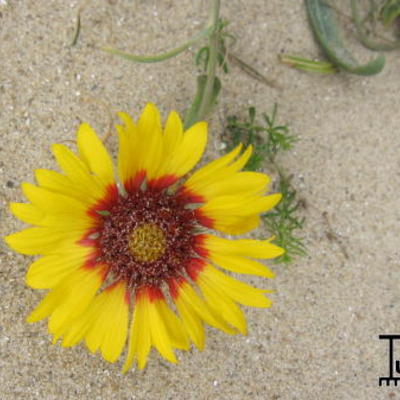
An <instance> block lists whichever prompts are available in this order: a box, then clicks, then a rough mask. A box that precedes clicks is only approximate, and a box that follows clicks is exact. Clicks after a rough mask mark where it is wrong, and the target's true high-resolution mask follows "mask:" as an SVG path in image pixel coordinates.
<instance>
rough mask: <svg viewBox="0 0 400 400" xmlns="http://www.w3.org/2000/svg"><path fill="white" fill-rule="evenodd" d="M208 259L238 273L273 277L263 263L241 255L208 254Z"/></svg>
mask: <svg viewBox="0 0 400 400" xmlns="http://www.w3.org/2000/svg"><path fill="white" fill-rule="evenodd" d="M209 259H210V260H211V261H212V262H213V263H215V264H217V265H219V266H220V267H222V268H224V269H226V270H228V271H232V272H236V273H239V274H251V275H257V276H263V277H265V278H274V277H275V274H274V273H273V272H272V271H271V270H270V269H268V268H267V267H266V266H265V265H263V264H261V263H260V262H258V261H254V260H250V259H248V258H245V257H242V256H237V255H234V254H223V255H221V254H214V255H212V256H210V257H209Z"/></svg>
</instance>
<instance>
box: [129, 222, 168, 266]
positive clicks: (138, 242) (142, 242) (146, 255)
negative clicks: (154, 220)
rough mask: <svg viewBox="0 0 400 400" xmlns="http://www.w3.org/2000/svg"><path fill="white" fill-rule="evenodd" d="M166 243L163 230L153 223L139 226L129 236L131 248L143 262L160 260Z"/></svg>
mask: <svg viewBox="0 0 400 400" xmlns="http://www.w3.org/2000/svg"><path fill="white" fill-rule="evenodd" d="M166 244H167V241H166V239H165V234H164V232H163V230H162V229H161V228H160V227H159V226H157V225H156V224H151V223H149V224H143V225H140V226H138V227H137V228H135V229H134V230H133V231H132V233H131V234H130V237H129V250H130V251H131V253H132V255H133V256H134V257H135V258H136V260H137V261H141V262H152V261H156V260H158V259H159V258H160V257H161V256H162V255H163V254H164V251H165V247H166Z"/></svg>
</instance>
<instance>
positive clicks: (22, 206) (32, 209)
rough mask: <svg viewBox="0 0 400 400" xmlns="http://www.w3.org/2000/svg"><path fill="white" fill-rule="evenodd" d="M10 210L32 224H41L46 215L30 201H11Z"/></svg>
mask: <svg viewBox="0 0 400 400" xmlns="http://www.w3.org/2000/svg"><path fill="white" fill-rule="evenodd" d="M10 211H11V212H12V213H13V214H14V215H15V216H16V217H17V218H18V219H20V220H21V221H23V222H26V223H27V224H32V225H39V224H40V221H41V220H42V219H43V216H44V212H43V211H41V210H39V209H38V208H37V207H36V206H34V205H33V204H28V203H10Z"/></svg>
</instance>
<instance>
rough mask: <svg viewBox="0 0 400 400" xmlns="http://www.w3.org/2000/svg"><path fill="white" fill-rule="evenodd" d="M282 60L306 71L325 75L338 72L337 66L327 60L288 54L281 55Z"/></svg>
mask: <svg viewBox="0 0 400 400" xmlns="http://www.w3.org/2000/svg"><path fill="white" fill-rule="evenodd" d="M280 60H281V62H282V63H284V64H287V65H289V66H291V67H293V68H296V69H299V70H302V71H306V72H313V73H318V74H324V75H327V74H334V73H335V72H337V69H336V67H335V66H334V65H333V64H332V63H330V62H326V61H313V60H309V59H307V58H301V57H295V56H290V55H288V54H283V55H281V57H280Z"/></svg>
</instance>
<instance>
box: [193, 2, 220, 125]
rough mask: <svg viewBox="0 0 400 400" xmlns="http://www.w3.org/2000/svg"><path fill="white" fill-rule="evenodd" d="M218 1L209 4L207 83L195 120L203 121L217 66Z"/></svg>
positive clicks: (210, 96)
mask: <svg viewBox="0 0 400 400" xmlns="http://www.w3.org/2000/svg"><path fill="white" fill-rule="evenodd" d="M219 9H220V0H213V1H212V2H211V4H210V14H209V25H211V26H212V31H211V33H210V36H209V48H210V54H209V59H208V65H207V81H206V85H205V87H204V94H203V98H202V100H201V103H200V107H199V111H198V114H197V120H202V119H204V117H205V115H206V112H207V109H208V106H209V103H210V101H211V98H212V94H213V89H214V80H215V73H216V69H217V64H218V44H219V43H218V33H217V30H218V21H219Z"/></svg>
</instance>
